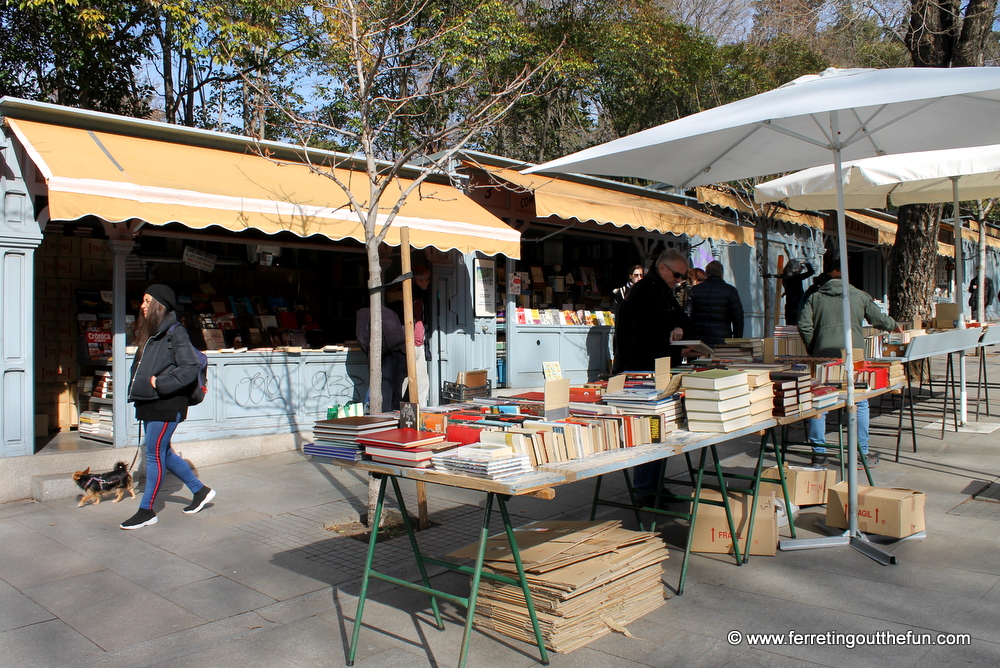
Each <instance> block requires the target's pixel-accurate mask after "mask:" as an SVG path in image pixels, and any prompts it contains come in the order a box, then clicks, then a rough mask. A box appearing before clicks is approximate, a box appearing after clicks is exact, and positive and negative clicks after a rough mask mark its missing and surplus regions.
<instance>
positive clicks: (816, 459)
mask: <svg viewBox="0 0 1000 668" xmlns="http://www.w3.org/2000/svg"><path fill="white" fill-rule="evenodd" d="M828 461H829V458H828V457H827V456H826V455H813V456H812V460H811V461H810V463H811V464H812V465H813V466H815V467H817V468H825V467H826V464H827V462H828Z"/></svg>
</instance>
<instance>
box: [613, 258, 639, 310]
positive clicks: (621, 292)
mask: <svg viewBox="0 0 1000 668" xmlns="http://www.w3.org/2000/svg"><path fill="white" fill-rule="evenodd" d="M644 273H645V272H644V271H643V269H642V265H639V264H633V265H632V268H631V269H629V270H628V282H627V283H625V285H623V286H621V287H620V288H615V289H614V290H612V291H611V302H612V304H614V307H615V309H616V310H617V309H618V307H619V306H621V303H622V302H623V301H625V300H626V299H628V294H629V293H630V292H632V286H634V285H635V284H636V283H638V282H639V281H641V280H642V276H643V274H644Z"/></svg>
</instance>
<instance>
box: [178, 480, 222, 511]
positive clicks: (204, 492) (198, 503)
mask: <svg viewBox="0 0 1000 668" xmlns="http://www.w3.org/2000/svg"><path fill="white" fill-rule="evenodd" d="M214 498H215V490H214V489H212V488H211V487H207V486H206V487H202V488H201V489H199V490H198V491H197V492H195V494H194V498H193V499H191V505H189V506H185V507H184V512H185V513H187V514H188V515H194V514H195V513H196V512H198V511H199V510H201V509H202V508H204V507H205V504H206V503H208V502H209V501H211V500H212V499H214Z"/></svg>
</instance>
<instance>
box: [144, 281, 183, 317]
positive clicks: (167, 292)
mask: <svg viewBox="0 0 1000 668" xmlns="http://www.w3.org/2000/svg"><path fill="white" fill-rule="evenodd" d="M143 294H147V295H149V296H150V297H152V298H153V299H155V300H156V301H158V302H160V303H161V304H163V305H164V306H166V307H167V310H168V311H174V310H176V309H177V297H176V296H175V295H174V291H173V290H171V289H170V288H168V287H167V286H165V285H163V284H162V283H156V284H154V285H151V286H149V287H148V288H146V292H144V293H143Z"/></svg>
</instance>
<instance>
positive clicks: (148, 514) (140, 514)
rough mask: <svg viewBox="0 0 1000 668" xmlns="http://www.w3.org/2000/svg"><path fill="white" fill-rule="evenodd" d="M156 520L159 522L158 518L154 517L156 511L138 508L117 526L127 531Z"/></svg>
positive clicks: (149, 524) (151, 523) (145, 525)
mask: <svg viewBox="0 0 1000 668" xmlns="http://www.w3.org/2000/svg"><path fill="white" fill-rule="evenodd" d="M157 522H159V520H158V519H157V518H156V513H154V512H153V511H152V510H148V509H146V508H140V509H139V510H137V511H136V512H135V515H133V516H132V517H130V518H128V519H127V520H125V521H124V522H122V523H121V524H119V525H118V526H120V527H121V528H122V529H125V530H127V531H131V530H132V529H141V528H143V527H148V526H151V525H153V524H156V523H157Z"/></svg>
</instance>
